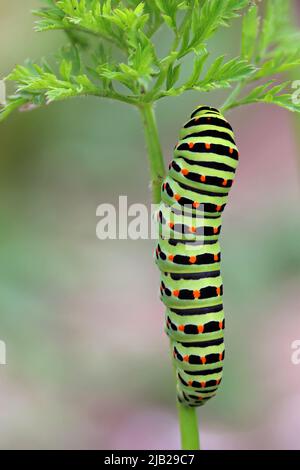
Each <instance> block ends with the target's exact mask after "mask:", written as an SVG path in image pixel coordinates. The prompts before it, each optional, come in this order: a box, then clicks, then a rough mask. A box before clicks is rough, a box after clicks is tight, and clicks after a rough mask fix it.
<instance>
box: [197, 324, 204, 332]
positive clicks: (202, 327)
mask: <svg viewBox="0 0 300 470" xmlns="http://www.w3.org/2000/svg"><path fill="white" fill-rule="evenodd" d="M203 331H204V326H203V325H198V333H203Z"/></svg>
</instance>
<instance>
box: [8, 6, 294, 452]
mask: <svg viewBox="0 0 300 470" xmlns="http://www.w3.org/2000/svg"><path fill="white" fill-rule="evenodd" d="M39 4H40V2H38V1H33V0H28V1H26V2H24V1H21V0H12V1H10V2H6V1H5V0H0V8H1V19H0V40H1V46H0V64H1V68H0V73H1V75H2V77H3V76H5V75H6V74H7V73H8V72H9V70H10V69H11V68H12V67H13V66H14V65H15V64H16V63H22V62H23V61H24V59H25V58H27V57H31V58H33V59H38V58H39V57H42V56H44V55H47V54H49V53H50V52H51V51H55V50H56V49H57V48H58V47H59V46H60V45H61V44H62V43H64V42H66V39H65V37H64V35H63V34H61V33H44V34H42V35H41V34H36V33H34V32H33V31H32V25H33V18H32V16H31V14H30V9H31V8H34V7H36V6H37V5H39ZM238 35H239V28H238V23H236V24H235V27H234V28H232V29H231V30H229V29H228V30H222V31H221V32H220V33H219V34H218V35H217V37H216V38H215V40H214V42H213V43H212V45H211V48H212V49H214V50H216V51H218V52H219V51H223V50H225V51H229V52H230V54H233V53H234V52H235V50H236V48H237V47H238V40H239V39H238V38H239V36H238ZM164 39H165V38H164V36H163V35H162V36H161V37H160V38H159V40H160V41H164ZM299 78H300V77H299ZM221 102H222V93H221V92H218V93H212V94H210V95H209V96H208V95H202V96H199V95H197V94H196V93H194V94H190V95H185V96H184V97H180V98H175V99H169V100H165V101H162V102H161V103H159V105H158V106H157V115H158V123H159V130H160V135H161V139H162V144H163V149H164V154H165V158H166V161H169V160H170V158H171V151H172V148H173V146H174V142H176V139H177V135H178V131H179V129H180V126H181V125H182V123H183V122H184V121H185V120H186V119H187V117H188V116H189V114H190V113H191V111H192V110H193V108H194V107H195V106H196V105H198V104H200V103H206V104H212V105H218V104H220V103H221ZM228 117H229V119H230V120H231V121H232V125H233V127H234V128H235V132H236V136H237V142H238V145H239V147H240V152H241V161H240V167H239V172H238V177H237V180H236V184H235V186H234V188H233V190H232V193H231V201H230V204H229V205H228V208H227V210H226V213H225V217H224V225H223V236H222V248H223V275H224V285H225V300H224V301H225V311H226V315H227V320H226V321H227V330H226V346H227V358H226V368H225V378H224V381H223V385H222V387H221V390H220V392H219V393H218V396H217V398H216V399H214V400H212V401H211V403H209V404H207V405H206V406H205V407H204V408H203V409H202V410H201V411H200V412H199V420H200V429H201V440H202V446H203V447H204V448H206V449H211V448H218V449H258V448H262V449H267V448H269V449H271V448H274V449H300V438H299V436H300V365H299V366H296V365H293V364H292V362H291V354H292V349H291V343H292V341H294V340H296V339H300V318H299V307H300V301H299V279H300V247H299V233H300V221H299V184H298V183H299V168H300V165H299V158H300V157H299V148H300V147H299V146H300V144H299V143H298V142H297V139H298V138H299V137H298V134H299V132H298V130H299V127H297V126H298V125H299V123H298V124H297V122H296V120H297V119H299V118H297V117H296V116H293V115H291V114H288V112H286V111H283V110H280V109H277V108H274V107H267V106H264V105H259V106H252V107H249V108H247V109H241V110H236V111H234V112H232V113H231V115H230V116H228ZM116 129H117V135H116V131H115V130H116ZM0 144H1V160H0V164H1V168H0V179H1V180H0V192H1V193H0V211H1V215H0V220H1V231H0V237H1V243H0V274H1V282H0V309H1V320H0V339H2V340H4V341H5V342H6V345H7V365H6V366H0V402H1V409H2V413H1V414H2V419H1V422H0V448H1V449H20V448H22V449H23V448H24V449H46V448H50V449H53V448H55V449H67V448H71V449H72V448H74V449H76V448H79V449H90V448H98V449H103V448H104V449H117V448H118V449H139V448H141V449H143V448H144V449H173V448H174V449H176V448H178V447H179V432H178V429H177V422H176V408H175V394H174V384H173V377H172V370H171V367H170V362H169V356H168V354H169V352H168V340H167V338H166V337H165V335H164V333H163V306H162V304H161V303H160V301H159V298H158V287H159V275H158V272H157V270H156V268H155V266H154V264H153V260H152V252H153V247H154V242H153V241H130V240H129V241H99V240H98V239H97V238H96V232H95V230H96V223H97V217H96V207H97V206H98V205H99V204H101V203H103V202H109V203H116V202H117V201H118V197H119V195H128V198H129V202H132V203H134V202H142V203H147V204H149V202H150V193H149V176H148V167H147V160H146V151H145V144H144V135H143V130H142V127H141V123H140V118H139V116H138V114H137V113H136V112H135V110H134V109H131V108H130V107H129V106H126V105H124V104H117V103H110V102H106V101H103V100H98V99H96V98H95V99H76V100H70V101H67V102H64V103H57V104H53V105H51V106H49V107H48V108H47V109H46V108H44V109H39V110H36V111H34V112H31V113H16V114H14V115H13V116H12V117H11V118H10V119H9V120H8V121H7V122H5V123H3V124H2V125H1V127H0ZM146 325H147V327H146Z"/></svg>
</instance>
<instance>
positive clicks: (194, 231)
mask: <svg viewBox="0 0 300 470" xmlns="http://www.w3.org/2000/svg"><path fill="white" fill-rule="evenodd" d="M189 232H191V233H196V232H197V229H196V227H190V228H189Z"/></svg>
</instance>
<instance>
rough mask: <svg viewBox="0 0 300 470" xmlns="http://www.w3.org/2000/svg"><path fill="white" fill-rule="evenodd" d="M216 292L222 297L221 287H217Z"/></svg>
mask: <svg viewBox="0 0 300 470" xmlns="http://www.w3.org/2000/svg"><path fill="white" fill-rule="evenodd" d="M216 292H217V295H218V296H220V295H221V287H216Z"/></svg>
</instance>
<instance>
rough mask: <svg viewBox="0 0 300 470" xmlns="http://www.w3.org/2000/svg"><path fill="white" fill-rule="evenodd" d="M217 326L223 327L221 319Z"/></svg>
mask: <svg viewBox="0 0 300 470" xmlns="http://www.w3.org/2000/svg"><path fill="white" fill-rule="evenodd" d="M219 328H220V330H222V328H223V322H222V321H219Z"/></svg>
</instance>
